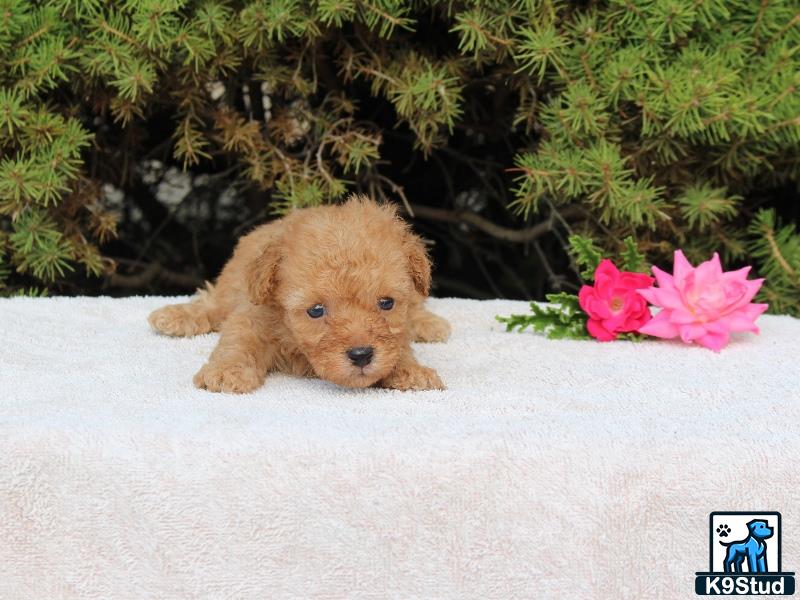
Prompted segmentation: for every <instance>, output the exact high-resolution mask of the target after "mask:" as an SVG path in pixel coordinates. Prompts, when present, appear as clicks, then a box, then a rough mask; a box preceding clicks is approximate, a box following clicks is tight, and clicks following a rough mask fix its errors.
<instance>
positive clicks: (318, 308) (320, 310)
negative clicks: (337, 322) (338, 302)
mask: <svg viewBox="0 0 800 600" xmlns="http://www.w3.org/2000/svg"><path fill="white" fill-rule="evenodd" d="M306 313H307V314H308V316H309V317H311V318H312V319H319V318H320V317H321V316H322V315H324V314H325V307H324V306H322V304H315V305H314V306H312V307H311V308H309V309H308V310H307V311H306Z"/></svg>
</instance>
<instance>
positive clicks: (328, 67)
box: [0, 0, 800, 315]
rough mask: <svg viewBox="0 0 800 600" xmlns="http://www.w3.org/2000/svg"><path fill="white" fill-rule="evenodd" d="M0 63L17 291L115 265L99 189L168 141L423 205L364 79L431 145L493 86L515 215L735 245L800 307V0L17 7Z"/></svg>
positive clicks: (66, 3)
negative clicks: (793, 194) (778, 195)
mask: <svg viewBox="0 0 800 600" xmlns="http://www.w3.org/2000/svg"><path fill="white" fill-rule="evenodd" d="M0 63H1V65H0V66H2V73H1V74H0V288H2V286H5V289H6V292H7V293H11V292H14V291H16V290H18V289H20V288H25V289H28V288H33V289H34V291H40V290H45V289H53V290H58V289H60V287H59V286H61V285H62V284H63V282H64V281H67V280H69V279H70V278H74V277H77V276H78V275H85V274H92V275H98V276H99V275H104V276H108V274H109V273H111V272H112V271H113V269H114V266H115V265H114V264H113V262H112V261H111V260H110V259H109V258H107V257H104V255H103V244H104V243H106V242H107V241H108V240H110V239H112V238H114V236H115V235H116V233H117V222H118V218H119V214H118V211H115V210H112V208H111V207H110V206H109V205H108V203H107V202H106V201H105V199H104V194H103V192H102V190H103V185H104V184H108V183H113V184H114V185H116V186H119V187H123V188H129V187H131V185H132V184H131V181H132V180H133V179H134V178H135V177H138V175H137V169H138V168H139V167H138V165H139V162H140V161H141V160H143V159H145V158H148V157H152V156H156V155H157V156H167V157H169V159H170V160H173V161H175V162H176V163H178V164H180V165H181V166H182V167H184V168H186V169H190V170H191V169H206V170H207V171H208V172H211V173H216V172H226V173H232V177H234V178H235V179H236V180H237V181H238V182H240V184H241V186H242V188H244V187H246V186H250V188H252V189H257V190H262V192H261V193H262V196H261V197H262V199H263V202H264V203H265V204H266V203H269V206H270V208H271V210H272V211H273V212H277V213H280V212H285V211H288V210H290V209H292V208H294V207H302V206H311V205H316V204H319V203H321V202H327V201H332V200H335V199H336V198H338V197H339V196H341V194H342V193H344V192H345V191H348V190H359V191H365V192H369V193H372V194H373V195H375V196H377V197H378V198H391V199H394V200H396V201H400V202H402V203H404V204H405V205H408V204H409V201H408V198H406V195H405V194H404V191H403V186H402V181H398V180H397V178H396V177H395V178H394V180H393V179H392V178H389V177H387V176H386V175H385V172H386V171H385V161H384V160H383V159H384V154H383V153H382V152H383V143H384V142H385V137H386V136H388V135H391V134H393V133H394V132H392V131H389V128H385V129H384V130H382V128H380V127H378V126H376V124H375V122H374V121H373V120H372V119H371V118H370V115H369V113H368V112H366V111H365V107H364V106H363V103H361V104H360V103H359V102H357V101H356V100H355V98H357V97H359V98H360V97H361V95H360V94H361V92H360V90H362V89H363V90H367V93H368V94H370V95H371V96H373V97H374V98H375V102H379V101H380V102H384V103H385V104H386V106H388V107H390V108H391V110H392V111H393V117H392V118H393V120H394V126H395V128H397V129H400V130H406V129H407V130H408V131H409V132H410V133H411V135H413V139H414V146H415V148H416V150H417V151H418V153H419V154H420V159H421V160H422V159H424V158H426V157H431V156H433V155H434V153H435V152H436V151H437V150H439V149H444V150H447V149H448V144H450V143H451V141H452V140H453V138H454V136H455V135H457V134H458V129H459V127H460V126H461V125H462V123H464V122H466V121H470V122H472V121H473V120H474V119H475V118H476V117H475V115H476V114H478V113H480V112H481V110H483V107H485V106H486V104H487V102H488V103H490V104H492V106H493V107H494V108H495V109H496V111H497V113H498V114H501V115H505V116H507V118H503V119H501V120H499V121H498V122H497V123H496V125H495V127H494V128H495V130H496V131H495V133H496V134H497V135H500V136H504V139H505V140H506V141H507V142H508V143H509V144H511V143H513V150H514V151H515V152H516V158H515V159H514V161H513V162H514V164H510V163H509V164H506V165H502V167H503V168H504V169H506V170H507V172H508V173H509V174H510V175H509V177H513V184H512V185H511V188H512V197H511V198H510V199H509V201H508V202H507V205H508V206H507V207H506V206H501V207H499V210H502V211H505V210H506V208H508V209H509V210H511V211H513V214H516V215H517V218H518V226H519V225H520V224H522V222H523V221H524V222H525V224H527V225H535V224H536V223H543V222H548V223H555V225H553V226H552V227H551V228H550V229H551V230H552V229H559V230H561V231H562V232H563V230H565V229H566V233H567V235H570V234H576V233H579V234H581V235H582V236H583V237H582V238H580V239H582V240H584V242H585V243H584V242H578V245H579V247H580V245H581V244H583V246H582V247H583V250H580V251H579V252H578V253H577V256H576V258H579V259H581V260H583V262H582V263H581V266H582V268H583V269H584V271H590V270H593V269H592V268H591V263H592V261H594V260H595V258H597V257H598V256H621V257H623V258H624V260H625V262H626V263H627V265H622V267H623V268H628V269H631V270H644V269H646V268H647V264H648V262H650V263H653V264H668V263H669V262H671V255H672V251H673V250H674V248H676V247H680V248H683V249H684V250H685V252H686V253H687V256H688V257H689V258H690V260H695V261H699V260H705V259H707V258H708V257H709V256H710V255H711V253H712V252H713V251H714V250H719V251H720V253H721V254H722V257H723V260H724V262H725V263H726V266H728V265H732V264H733V263H751V262H752V263H754V266H755V268H756V272H757V273H758V274H760V275H763V276H766V277H767V283H766V285H765V286H764V289H763V293H762V296H761V298H762V299H763V300H766V301H767V302H770V304H771V308H772V310H773V311H779V312H789V313H793V314H796V315H800V276H799V275H798V273H800V235H798V232H797V229H796V224H795V223H793V222H792V219H793V218H796V217H795V216H794V215H796V214H797V213H796V212H795V213H794V214H790V215H788V221H787V220H786V216H784V220H781V219H780V218H779V217H778V214H777V213H776V212H775V210H773V209H771V208H770V207H769V206H767V207H764V204H765V202H767V203H769V201H770V199H769V198H764V197H763V195H762V190H765V189H774V188H776V187H779V186H784V187H785V186H792V189H795V190H796V189H797V183H798V181H800V7H798V4H797V2H796V1H795V0H771V1H769V2H759V1H755V0H730V1H729V0H666V1H662V0H607V1H605V2H601V3H594V2H591V3H577V2H566V1H561V0H473V1H447V2H443V1H437V0H422V1H420V2H409V1H407V0H313V1H309V2H301V1H299V0H245V1H228V0H136V1H134V0H120V1H119V2H101V1H100V0H40V1H37V2H30V1H29V0H0ZM487 97H488V98H490V99H489V100H486V98H487ZM163 114H168V115H170V119H169V120H168V122H166V123H165V122H164V120H159V121H158V122H155V121H154V119H155V118H156V115H163ZM164 127H168V128H169V137H168V139H167V141H166V143H165V144H162V142H161V141H158V143H155V142H153V145H149V144H150V138H155V137H157V136H156V135H155V134H156V133H158V130H159V129H160V128H164ZM473 162H475V161H473ZM475 164H479V165H480V166H479V169H482V170H481V171H480V173H479V176H480V177H481V178H482V179H483V180H485V181H491V182H492V183H491V185H494V186H495V187H498V186H503V185H505V182H506V180H505V179H503V176H502V174H501V175H499V176H495V175H491V174H487V172H486V169H488V168H489V167H488V166H487V165H489V161H486V162H485V164H484V163H477V162H476V163H475ZM492 177H495V179H492ZM498 182H500V183H498ZM498 197H505V190H502V191H501V192H499V193H498ZM450 201H452V199H450ZM427 202H428V203H430V202H431V200H430V199H428V200H427ZM447 208H453V206H448V207H447ZM456 208H458V207H456ZM571 208H576V209H577V210H578V213H577V216H576V214H574V213H573V215H572V217H571V218H566V217H562V215H566V214H567V212H568V210H569V209H571ZM408 209H409V212H413V209H412V207H410V206H408ZM493 214H496V213H493ZM474 221H475V219H473V220H472V222H474ZM482 231H486V232H489V234H490V235H491V234H492V232H494V231H495V230H493V229H491V227H483V228H482ZM506 237H507V236H506ZM590 238H591V239H590ZM499 239H504V238H502V237H500V238H499ZM508 239H510V238H508ZM592 240H593V241H592ZM634 240H635V241H634ZM508 243H516V242H508ZM520 248H521V247H520ZM565 250H566V244H564V248H562V249H561V252H562V253H564V251H565ZM584 253H585V254H584ZM645 257H646V258H645ZM579 262H580V261H579ZM212 275H213V274H212ZM551 280H552V281H553V282H556V283H557V281H558V278H557V277H555V278H554V277H551ZM556 283H554V284H553V287H556V288H558V285H556ZM555 298H556V299H557V300H558V301H563V300H564V299H563V298H562V297H561V296H558V297H555ZM543 314H545V313H543Z"/></svg>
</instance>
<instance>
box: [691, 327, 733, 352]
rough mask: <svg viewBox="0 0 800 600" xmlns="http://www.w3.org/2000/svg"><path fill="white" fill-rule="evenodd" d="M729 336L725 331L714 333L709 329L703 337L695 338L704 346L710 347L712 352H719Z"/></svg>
mask: <svg viewBox="0 0 800 600" xmlns="http://www.w3.org/2000/svg"><path fill="white" fill-rule="evenodd" d="M730 338H731V336H730V335H728V334H727V333H715V332H712V331H709V332H708V333H706V334H705V335H704V336H703V337H701V338H698V339H697V343H698V344H700V345H701V346H705V347H706V348H710V349H711V350H713V351H714V352H719V351H720V350H722V348H724V347H725V346H726V345H727V344H728V341H729V340H730Z"/></svg>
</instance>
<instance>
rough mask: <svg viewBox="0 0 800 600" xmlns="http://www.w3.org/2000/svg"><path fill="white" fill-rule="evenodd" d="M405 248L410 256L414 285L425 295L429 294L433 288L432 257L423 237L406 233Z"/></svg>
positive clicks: (410, 268)
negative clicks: (429, 256) (423, 241)
mask: <svg viewBox="0 0 800 600" xmlns="http://www.w3.org/2000/svg"><path fill="white" fill-rule="evenodd" d="M403 248H404V250H405V253H406V257H407V258H408V268H409V271H410V272H411V279H412V280H413V281H414V287H415V288H416V290H417V291H418V292H419V293H420V294H422V295H423V296H427V295H428V292H430V289H431V259H430V258H428V251H427V250H426V249H425V244H424V243H422V239H420V237H419V236H416V235H414V234H413V233H408V234H406V239H405V242H404V243H403Z"/></svg>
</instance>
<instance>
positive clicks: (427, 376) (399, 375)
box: [380, 365, 445, 390]
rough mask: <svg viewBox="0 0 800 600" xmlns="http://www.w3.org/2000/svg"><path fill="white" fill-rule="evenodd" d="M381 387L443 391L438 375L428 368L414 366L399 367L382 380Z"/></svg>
mask: <svg viewBox="0 0 800 600" xmlns="http://www.w3.org/2000/svg"><path fill="white" fill-rule="evenodd" d="M380 385H381V387H385V388H391V389H394V390H443V389H445V387H444V384H443V383H442V380H441V379H440V378H439V374H438V373H437V372H436V371H434V370H433V369H431V368H429V367H423V366H422V365H414V366H413V367H400V368H397V369H395V370H394V371H393V372H392V374H391V375H389V376H388V377H386V378H385V379H383V381H381V383H380Z"/></svg>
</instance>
